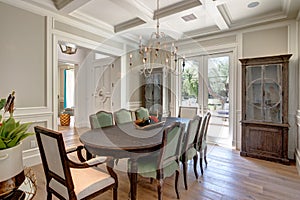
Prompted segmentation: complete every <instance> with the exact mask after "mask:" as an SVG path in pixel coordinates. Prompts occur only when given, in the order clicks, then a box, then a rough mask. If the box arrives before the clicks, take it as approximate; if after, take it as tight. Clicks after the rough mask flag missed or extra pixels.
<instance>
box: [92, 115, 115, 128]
mask: <svg viewBox="0 0 300 200" xmlns="http://www.w3.org/2000/svg"><path fill="white" fill-rule="evenodd" d="M89 119H90V124H91V128H92V129H95V128H103V127H106V126H112V125H113V114H112V113H111V112H106V111H103V110H101V111H99V112H97V113H96V114H91V115H90V117H89Z"/></svg>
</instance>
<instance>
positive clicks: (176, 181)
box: [175, 170, 180, 199]
mask: <svg viewBox="0 0 300 200" xmlns="http://www.w3.org/2000/svg"><path fill="white" fill-rule="evenodd" d="M178 179H179V170H176V177H175V191H176V195H177V199H180V196H179V191H178Z"/></svg>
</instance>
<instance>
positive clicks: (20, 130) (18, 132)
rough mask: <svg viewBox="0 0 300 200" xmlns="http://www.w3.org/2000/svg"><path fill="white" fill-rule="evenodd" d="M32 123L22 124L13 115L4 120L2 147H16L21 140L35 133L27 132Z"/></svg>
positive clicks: (0, 138) (0, 140)
mask: <svg viewBox="0 0 300 200" xmlns="http://www.w3.org/2000/svg"><path fill="white" fill-rule="evenodd" d="M30 125H31V123H24V124H20V122H16V121H15V119H14V118H13V117H10V118H8V119H7V120H5V121H3V123H2V125H1V126H0V149H6V148H10V147H14V146H16V145H17V144H18V143H19V142H20V141H21V140H23V139H25V138H26V137H28V136H30V135H33V134H34V133H27V130H28V128H29V126H30Z"/></svg>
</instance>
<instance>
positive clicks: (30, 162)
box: [15, 108, 53, 167]
mask: <svg viewBox="0 0 300 200" xmlns="http://www.w3.org/2000/svg"><path fill="white" fill-rule="evenodd" d="M26 110H27V114H26ZM37 110H38V109H36V110H35V113H29V112H30V109H27V108H26V109H23V111H24V112H23V113H22V114H21V115H20V114H16V115H15V119H16V120H17V121H20V122H21V123H26V122H31V123H32V125H31V126H30V128H29V130H28V131H29V132H34V126H43V127H47V128H52V127H53V113H52V112H42V110H43V109H41V110H40V111H41V112H40V113H39V112H36V111H37ZM19 113H20V112H19ZM22 143H23V144H22V145H23V164H24V166H25V167H31V166H34V165H37V164H40V163H41V158H40V152H39V148H38V146H37V141H36V137H35V135H34V136H30V137H28V138H26V139H25V140H23V141H22Z"/></svg>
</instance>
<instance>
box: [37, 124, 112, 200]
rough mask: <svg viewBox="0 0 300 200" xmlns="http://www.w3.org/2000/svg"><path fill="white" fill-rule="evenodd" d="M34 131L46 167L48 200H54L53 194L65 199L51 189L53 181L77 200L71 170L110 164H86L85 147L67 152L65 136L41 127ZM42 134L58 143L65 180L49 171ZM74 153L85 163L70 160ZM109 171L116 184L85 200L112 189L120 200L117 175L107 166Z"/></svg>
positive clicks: (72, 199) (72, 198) (73, 199)
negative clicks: (50, 185)
mask: <svg viewBox="0 0 300 200" xmlns="http://www.w3.org/2000/svg"><path fill="white" fill-rule="evenodd" d="M34 130H35V132H36V138H37V142H38V146H39V149H40V154H41V158H42V163H43V167H44V172H45V176H46V190H47V200H50V199H52V194H54V195H55V196H56V197H57V198H59V199H65V198H64V197H63V196H61V195H60V194H59V193H58V192H56V191H55V190H53V189H52V188H50V187H49V184H50V181H51V179H54V180H56V181H57V182H59V183H60V184H62V185H64V186H65V187H66V188H67V190H68V194H69V199H71V200H77V197H76V194H75V192H74V183H73V179H72V175H71V170H70V168H88V167H94V166H97V165H99V164H103V163H105V162H110V159H109V160H106V161H105V162H97V163H93V164H89V162H84V161H85V159H84V157H83V156H82V153H81V151H82V150H83V148H84V147H83V146H78V147H76V148H73V149H71V150H70V151H66V149H65V144H64V140H63V136H62V134H61V133H60V132H56V131H53V130H49V129H46V128H43V127H40V126H36V127H34ZM41 134H44V135H47V136H49V137H51V138H54V139H55V140H56V141H57V146H58V149H59V153H60V157H61V163H62V168H63V172H64V176H65V179H64V178H62V177H61V176H59V175H58V174H56V173H55V172H52V171H51V170H50V169H49V167H48V163H47V159H46V156H45V151H44V147H43V143H42V139H41ZM72 152H77V155H78V159H79V160H80V161H81V162H83V163H77V162H74V161H72V160H70V159H69V158H68V156H67V154H69V153H72ZM107 170H108V172H109V174H110V175H111V177H112V178H114V180H115V182H114V184H110V185H108V186H107V187H104V188H103V189H101V190H99V191H97V192H95V193H93V194H90V195H89V196H87V197H85V198H84V199H91V198H94V197H96V196H98V195H99V194H102V193H103V192H105V191H107V190H110V189H112V190H113V199H114V200H117V199H118V194H117V189H118V179H117V175H116V174H115V172H114V171H113V170H112V169H111V168H110V167H109V165H107Z"/></svg>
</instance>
